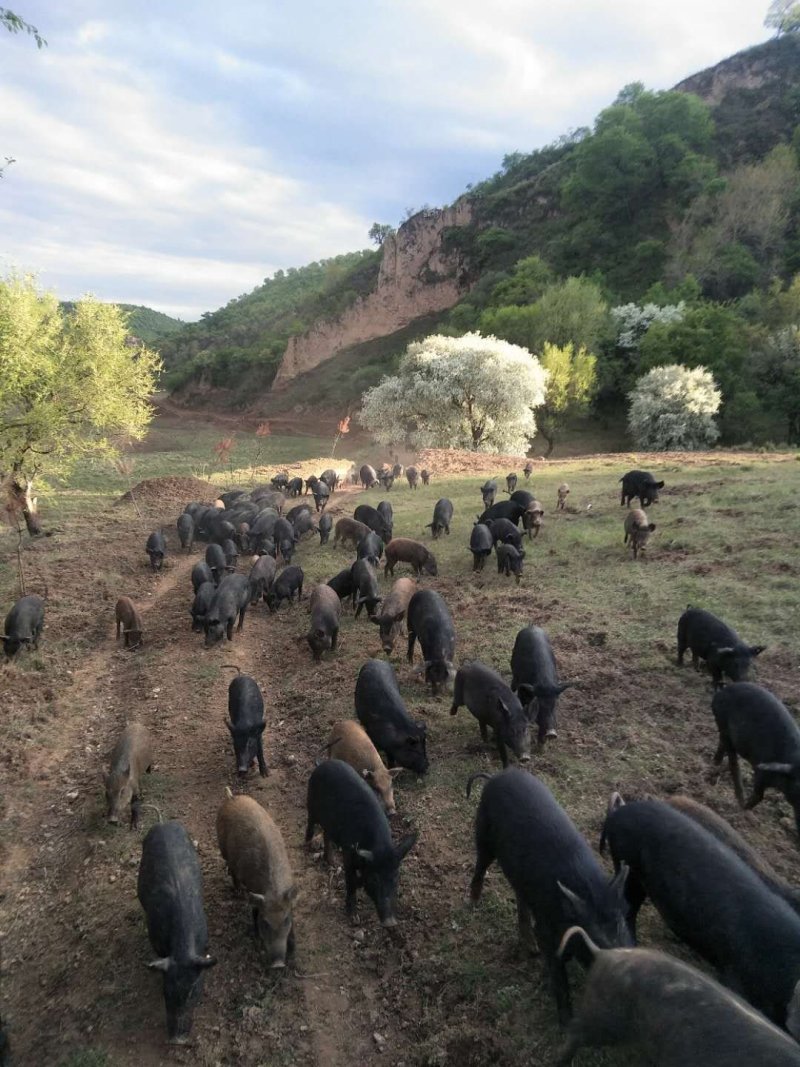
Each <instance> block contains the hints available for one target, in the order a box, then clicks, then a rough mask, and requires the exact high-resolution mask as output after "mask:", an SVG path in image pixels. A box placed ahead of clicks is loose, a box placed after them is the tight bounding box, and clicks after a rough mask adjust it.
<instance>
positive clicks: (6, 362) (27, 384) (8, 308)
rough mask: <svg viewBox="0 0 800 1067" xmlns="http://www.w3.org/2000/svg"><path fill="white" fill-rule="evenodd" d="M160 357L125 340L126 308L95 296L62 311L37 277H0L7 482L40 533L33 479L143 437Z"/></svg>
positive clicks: (2, 458) (3, 470) (2, 454)
mask: <svg viewBox="0 0 800 1067" xmlns="http://www.w3.org/2000/svg"><path fill="white" fill-rule="evenodd" d="M160 366H161V365H160V360H159V358H158V356H157V355H156V354H155V353H154V352H149V351H148V350H147V349H146V348H144V347H141V348H138V349H135V348H131V347H130V346H129V345H128V344H126V327H125V323H124V319H123V316H122V313H121V312H120V310H119V309H118V308H117V307H115V306H114V305H113V304H101V303H99V302H98V301H96V300H92V299H86V300H81V301H79V302H78V303H77V304H76V305H75V308H74V310H73V311H71V312H67V313H64V312H63V311H62V310H61V308H60V307H59V305H58V302H57V301H56V299H55V297H53V296H52V295H50V294H43V293H41V292H39V291H38V289H37V287H36V285H35V283H34V281H33V280H32V279H31V278H19V277H14V276H12V277H11V278H10V279H8V280H7V281H3V282H0V484H2V485H3V488H4V490H5V496H6V500H7V503H8V507H9V509H10V510H11V511H19V512H21V513H22V514H23V516H24V518H25V521H26V523H27V526H28V530H29V531H30V533H32V534H34V533H39V532H41V530H40V525H39V521H38V519H37V516H36V500H35V498H34V497H33V495H32V489H33V483H34V480H35V479H36V477H37V475H38V474H40V473H41V472H43V471H44V472H45V473H49V474H51V475H52V474H57V473H59V472H63V471H64V470H66V469H69V467H70V466H71V465H73V464H74V463H76V462H77V461H78V460H79V459H80V458H81V457H85V456H90V455H103V456H106V457H114V456H116V455H117V454H118V452H119V446H120V444H124V443H126V442H129V441H135V440H140V439H141V438H142V437H144V435H145V433H146V431H147V427H148V425H149V423H150V420H151V418H152V417H153V409H152V408H151V406H150V403H149V397H150V395H151V394H152V393H153V391H154V389H155V384H156V378H157V375H158V372H159V370H160Z"/></svg>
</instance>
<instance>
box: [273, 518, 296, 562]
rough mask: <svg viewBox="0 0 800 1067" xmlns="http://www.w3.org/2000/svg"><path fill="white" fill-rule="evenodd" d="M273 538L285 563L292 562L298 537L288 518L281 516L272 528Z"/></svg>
mask: <svg viewBox="0 0 800 1067" xmlns="http://www.w3.org/2000/svg"><path fill="white" fill-rule="evenodd" d="M272 539H273V541H274V542H275V544H276V545H277V547H278V551H279V552H280V554H281V559H282V560H283V561H284V563H291V562H292V556H293V555H294V549H295V545H296V544H297V541H298V537H297V534H296V533H295V529H294V526H292V524H291V523H290V522H289V520H288V519H284V518H282V517H281V518H279V519H278V521H277V522H276V523H275V526H274V527H273V530H272Z"/></svg>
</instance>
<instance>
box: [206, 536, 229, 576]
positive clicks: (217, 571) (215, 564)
mask: <svg viewBox="0 0 800 1067" xmlns="http://www.w3.org/2000/svg"><path fill="white" fill-rule="evenodd" d="M206 563H207V564H208V566H209V569H210V571H211V575H212V579H213V581H214V582H215V583H216V584H217V585H219V583H220V582H221V581H222V578H223V576H224V575H225V571H226V569H227V566H228V561H227V560H226V559H225V553H224V551H223V549H222V545H217V544H211V545H209V546H208V547H207V548H206Z"/></svg>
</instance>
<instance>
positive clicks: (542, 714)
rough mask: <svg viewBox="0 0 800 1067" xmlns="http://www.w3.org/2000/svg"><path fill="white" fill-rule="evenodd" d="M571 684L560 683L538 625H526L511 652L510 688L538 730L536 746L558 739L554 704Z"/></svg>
mask: <svg viewBox="0 0 800 1067" xmlns="http://www.w3.org/2000/svg"><path fill="white" fill-rule="evenodd" d="M574 684H575V683H574V682H560V681H559V680H558V668H557V667H556V658H555V656H554V655H553V648H552V646H551V644H550V641H549V639H548V637H547V634H546V633H545V632H544V630H543V629H542V628H541V626H526V627H524V628H523V629H522V630H520V631H519V633H518V634H517V637H516V640H515V641H514V651H513V652H512V653H511V688H512V689H513V690H514V692H515V693H517V692H518V693H519V696H520V699H521V700H523V701H525V702H526V703H527V705H528V709H527V710H528V716H529V718H530V720H531V722H532V723H534V722H535V723H537V724H538V727H539V737H538V741H539V746H540V747H541V746H542V745H544V743H545V741H547V740H549V739H550V738H556V737H558V732H557V720H556V703H557V701H558V698H559V697H560V696H561V694H562V693H563V692H564V690H565V689H569V687H570V686H572V685H574Z"/></svg>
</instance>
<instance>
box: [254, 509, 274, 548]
mask: <svg viewBox="0 0 800 1067" xmlns="http://www.w3.org/2000/svg"><path fill="white" fill-rule="evenodd" d="M279 518H280V516H279V515H278V513H277V511H274V510H273V509H272V508H265V510H264V511H262V512H261V513H260V514H259V516H258V518H257V519H256V520H255V521H254V523H253V525H252V526H251V527H250V547H251V548H252V549H253V551H254V552H256V553H259V554H262V553H264V552H265V551H266V549H265V545H266V543H267V542H268V541H271V542H273V543H274V541H275V537H274V533H275V524H276V522H277V521H278V519H279ZM268 554H269V555H271V553H268Z"/></svg>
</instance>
